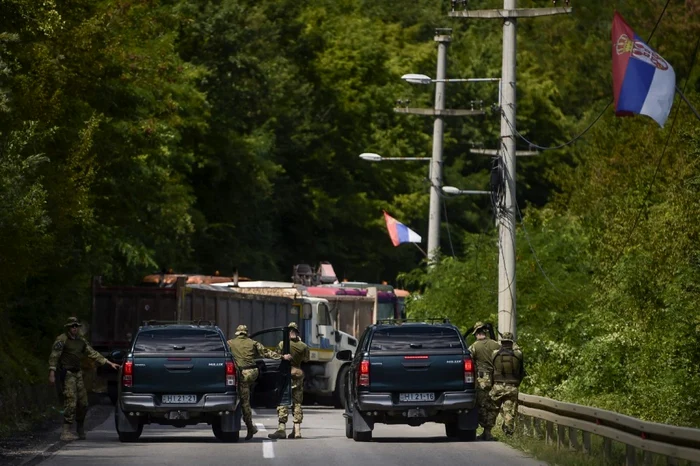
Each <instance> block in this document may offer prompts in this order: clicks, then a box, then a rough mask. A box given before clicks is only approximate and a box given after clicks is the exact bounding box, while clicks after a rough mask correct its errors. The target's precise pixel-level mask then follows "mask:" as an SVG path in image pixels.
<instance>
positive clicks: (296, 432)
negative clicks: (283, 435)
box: [287, 422, 301, 438]
mask: <svg viewBox="0 0 700 466" xmlns="http://www.w3.org/2000/svg"><path fill="white" fill-rule="evenodd" d="M287 438H301V423H299V422H295V423H294V430H293V431H291V432H290V433H289V437H287Z"/></svg>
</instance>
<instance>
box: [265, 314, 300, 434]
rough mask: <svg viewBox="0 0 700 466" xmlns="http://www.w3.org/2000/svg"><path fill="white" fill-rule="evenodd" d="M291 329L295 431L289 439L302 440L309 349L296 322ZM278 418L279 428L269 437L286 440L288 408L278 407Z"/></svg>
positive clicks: (280, 347)
mask: <svg viewBox="0 0 700 466" xmlns="http://www.w3.org/2000/svg"><path fill="white" fill-rule="evenodd" d="M288 327H289V347H290V351H289V352H290V353H291V355H292V407H293V410H294V415H293V416H294V430H293V431H292V432H290V433H289V437H288V438H301V421H302V420H303V419H304V412H303V411H302V408H301V403H302V401H303V400H304V371H302V370H301V364H302V363H305V362H308V361H309V347H308V346H307V345H306V343H304V342H303V341H301V338H299V327H298V326H297V324H296V322H290V324H289V325H288ZM282 345H283V342H281V341H280V343H279V345H278V346H277V348H279V351H280V352H281V351H282ZM277 417H278V418H279V426H278V427H277V430H276V431H275V432H273V433H271V434H269V435H268V437H270V438H278V439H281V438H284V437H285V430H286V427H287V420H288V417H289V408H288V407H287V406H278V407H277Z"/></svg>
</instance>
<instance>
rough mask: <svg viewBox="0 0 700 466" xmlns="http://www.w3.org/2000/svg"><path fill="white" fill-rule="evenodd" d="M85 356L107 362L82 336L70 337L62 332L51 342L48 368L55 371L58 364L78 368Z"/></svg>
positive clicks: (65, 367)
mask: <svg viewBox="0 0 700 466" xmlns="http://www.w3.org/2000/svg"><path fill="white" fill-rule="evenodd" d="M85 356H87V357H88V358H90V359H92V360H93V361H97V362H98V363H100V364H105V363H106V362H107V360H106V359H105V358H104V356H102V355H101V354H100V353H98V352H97V351H95V350H94V349H92V346H90V344H89V343H88V342H87V340H86V339H85V338H83V337H82V336H78V337H76V338H71V337H70V336H69V335H68V334H67V333H62V334H60V335H59V336H57V337H56V341H55V342H54V344H53V348H52V350H51V355H50V356H49V370H52V371H55V370H56V368H57V367H58V366H59V365H60V367H61V368H63V369H70V370H78V369H80V363H81V361H82V359H83V357H85Z"/></svg>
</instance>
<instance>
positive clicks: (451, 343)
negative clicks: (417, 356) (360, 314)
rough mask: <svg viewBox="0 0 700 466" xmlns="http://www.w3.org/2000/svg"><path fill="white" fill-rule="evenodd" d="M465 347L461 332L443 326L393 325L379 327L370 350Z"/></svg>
mask: <svg viewBox="0 0 700 466" xmlns="http://www.w3.org/2000/svg"><path fill="white" fill-rule="evenodd" d="M443 349H460V350H461V349H464V346H463V345H462V339H461V338H460V335H459V332H457V331H456V330H454V329H451V328H442V327H405V326H401V327H392V328H382V329H377V330H376V331H375V332H374V335H373V337H372V344H371V346H370V351H413V350H418V351H421V350H443Z"/></svg>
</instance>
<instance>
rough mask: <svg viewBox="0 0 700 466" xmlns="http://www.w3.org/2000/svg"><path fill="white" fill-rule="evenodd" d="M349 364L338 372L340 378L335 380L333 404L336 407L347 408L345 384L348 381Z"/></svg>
mask: <svg viewBox="0 0 700 466" xmlns="http://www.w3.org/2000/svg"><path fill="white" fill-rule="evenodd" d="M348 369H349V366H344V367H343V368H341V369H340V371H339V372H338V378H337V379H336V381H335V391H334V392H333V405H334V406H335V407H336V408H342V409H345V403H346V402H347V399H346V397H345V392H346V390H345V385H346V382H347V375H348Z"/></svg>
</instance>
